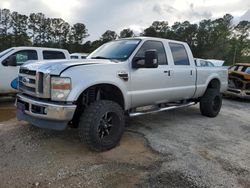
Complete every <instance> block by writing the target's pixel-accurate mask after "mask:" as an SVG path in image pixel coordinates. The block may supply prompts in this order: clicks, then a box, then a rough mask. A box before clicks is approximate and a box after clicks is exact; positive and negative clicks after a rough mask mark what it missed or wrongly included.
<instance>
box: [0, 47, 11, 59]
mask: <svg viewBox="0 0 250 188" xmlns="http://www.w3.org/2000/svg"><path fill="white" fill-rule="evenodd" d="M12 50H14V49H7V50H4V51H2V52H1V53H0V58H1V57H3V56H4V55H6V54H7V53H9V52H11V51H12Z"/></svg>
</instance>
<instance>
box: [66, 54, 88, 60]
mask: <svg viewBox="0 0 250 188" xmlns="http://www.w3.org/2000/svg"><path fill="white" fill-rule="evenodd" d="M88 55H89V54H87V53H73V54H70V59H86V57H87V56H88Z"/></svg>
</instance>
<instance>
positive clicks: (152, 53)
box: [132, 50, 158, 68]
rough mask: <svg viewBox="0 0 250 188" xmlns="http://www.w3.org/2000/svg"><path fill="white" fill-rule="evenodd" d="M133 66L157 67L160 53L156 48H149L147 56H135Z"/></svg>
mask: <svg viewBox="0 0 250 188" xmlns="http://www.w3.org/2000/svg"><path fill="white" fill-rule="evenodd" d="M132 67H133V68H157V67H158V54H157V51H156V50H147V51H146V52H145V57H135V58H134V59H133V61H132Z"/></svg>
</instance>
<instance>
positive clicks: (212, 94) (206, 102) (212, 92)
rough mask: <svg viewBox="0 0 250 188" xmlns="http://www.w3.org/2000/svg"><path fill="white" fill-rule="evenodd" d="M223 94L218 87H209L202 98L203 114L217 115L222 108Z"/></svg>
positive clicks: (201, 108) (201, 109) (201, 107)
mask: <svg viewBox="0 0 250 188" xmlns="http://www.w3.org/2000/svg"><path fill="white" fill-rule="evenodd" d="M221 105H222V95H221V94H220V93H219V91H218V90H217V89H207V91H206V92H205V94H204V95H203V96H202V97H201V100H200V111H201V114H202V115H204V116H207V117H216V116H217V115H218V114H219V112H220V109H221Z"/></svg>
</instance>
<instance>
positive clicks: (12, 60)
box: [7, 55, 17, 67]
mask: <svg viewBox="0 0 250 188" xmlns="http://www.w3.org/2000/svg"><path fill="white" fill-rule="evenodd" d="M7 65H8V66H13V67H15V66H17V62H16V56H15V55H12V56H10V57H9V58H8V63H7Z"/></svg>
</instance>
